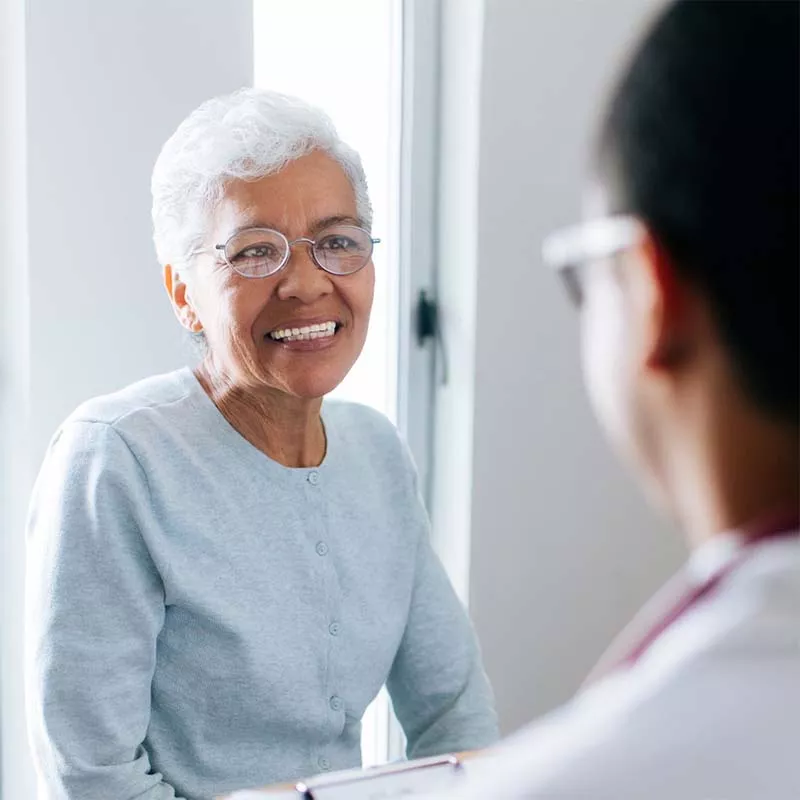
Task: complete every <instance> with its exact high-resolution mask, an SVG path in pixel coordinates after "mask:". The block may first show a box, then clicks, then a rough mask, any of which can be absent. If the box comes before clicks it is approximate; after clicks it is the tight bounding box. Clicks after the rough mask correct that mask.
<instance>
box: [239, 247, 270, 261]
mask: <svg viewBox="0 0 800 800" xmlns="http://www.w3.org/2000/svg"><path fill="white" fill-rule="evenodd" d="M274 250H275V248H274V247H272V246H271V245H268V244H254V245H253V246H252V247H245V249H244V250H242V251H241V252H240V253H239V254H238V255H237V256H236V258H237V259H239V258H271V257H272V255H273V254H274Z"/></svg>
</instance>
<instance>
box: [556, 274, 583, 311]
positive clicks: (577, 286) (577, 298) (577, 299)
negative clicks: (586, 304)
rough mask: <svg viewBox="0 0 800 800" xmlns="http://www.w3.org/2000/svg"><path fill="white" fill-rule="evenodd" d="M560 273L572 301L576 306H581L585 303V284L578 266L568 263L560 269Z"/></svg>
mask: <svg viewBox="0 0 800 800" xmlns="http://www.w3.org/2000/svg"><path fill="white" fill-rule="evenodd" d="M559 274H560V275H561V280H562V281H563V282H564V287H565V288H566V290H567V295H568V296H569V299H570V301H571V302H572V304H573V305H574V306H576V307H577V308H580V307H581V306H582V305H583V284H582V282H581V276H580V275H579V274H578V268H577V267H575V266H573V265H567V266H565V267H562V268H561V269H560V270H559Z"/></svg>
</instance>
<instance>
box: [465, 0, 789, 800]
mask: <svg viewBox="0 0 800 800" xmlns="http://www.w3.org/2000/svg"><path fill="white" fill-rule="evenodd" d="M798 8H799V6H798V4H797V3H796V2H747V1H746V0H742V1H741V2H704V1H702V0H692V1H691V2H678V3H675V4H673V5H671V6H670V7H669V8H668V9H667V10H666V11H665V12H664V13H663V14H662V16H661V17H660V18H659V19H658V21H657V22H656V23H655V26H654V27H653V28H652V30H651V31H650V32H649V34H648V35H647V37H646V38H645V40H644V41H643V42H642V44H641V45H640V46H639V48H638V50H637V52H636V53H635V54H634V57H633V60H632V62H631V63H630V64H629V66H628V69H627V71H626V72H625V74H624V76H623V77H622V80H621V82H620V83H619V85H618V86H617V88H616V91H615V92H614V94H613V97H612V98H611V101H610V104H609V105H608V108H607V112H606V115H605V118H604V120H603V123H602V127H601V131H600V136H599V139H598V146H597V152H596V160H595V164H596V169H595V171H594V175H593V181H592V188H591V191H590V192H589V201H588V203H587V207H586V212H587V214H586V221H585V222H584V223H583V224H581V225H579V226H577V227H575V228H573V229H570V230H567V231H563V232H561V233H559V234H556V235H554V236H553V237H552V238H551V239H549V240H548V242H547V244H546V247H545V256H546V259H547V260H548V261H549V262H550V263H551V265H552V266H553V267H555V268H556V270H557V271H558V272H559V273H560V275H561V276H562V278H563V279H564V281H565V283H566V285H567V287H568V289H569V291H570V294H571V296H572V298H573V300H574V301H575V302H576V304H577V305H578V306H579V307H580V316H581V327H582V339H583V363H584V370H585V378H586V383H587V386H588V390H589V394H590V397H591V400H592V403H593V405H594V409H595V412H596V415H597V417H598V419H599V421H600V423H601V425H602V427H603V428H604V430H605V432H606V433H607V434H608V437H609V439H610V440H611V442H612V443H613V445H614V446H615V448H616V449H617V451H618V452H619V453H620V454H621V455H622V456H623V457H624V458H625V459H626V460H627V461H628V462H629V463H630V464H631V465H632V467H633V468H634V470H635V472H636V473H637V475H638V477H639V478H640V480H641V482H642V484H643V486H644V488H645V490H646V491H647V492H648V494H649V495H650V497H651V498H652V499H653V501H654V502H655V503H657V504H658V505H659V506H661V507H662V508H663V509H664V510H665V511H666V512H667V513H668V514H669V515H670V516H671V517H673V518H674V519H675V520H676V521H677V522H678V523H679V525H680V527H681V528H682V529H683V532H684V535H685V537H686V540H687V542H688V543H689V545H690V547H691V549H692V555H691V557H690V559H689V562H688V563H687V564H686V567H685V568H684V570H683V571H682V572H681V573H680V574H679V575H678V576H676V577H675V578H674V580H673V581H672V582H671V583H670V584H669V585H668V586H667V587H665V589H664V590H663V591H662V592H661V593H660V594H659V595H658V596H657V597H656V598H655V599H654V600H653V601H652V602H651V604H650V605H649V606H647V607H646V608H645V609H644V610H643V611H642V612H641V614H640V616H639V617H638V618H637V619H636V620H634V622H633V623H632V625H631V627H630V629H629V630H628V631H626V632H625V633H624V634H623V636H622V638H621V639H620V641H618V642H617V643H616V644H615V645H614V646H613V647H612V649H611V650H610V651H609V653H608V654H607V656H606V657H605V658H604V659H603V661H602V662H601V664H600V665H599V666H598V668H597V670H596V671H595V673H594V675H592V676H590V679H589V681H588V682H587V685H586V686H585V688H584V689H583V690H582V691H581V692H580V693H579V694H578V696H577V697H576V698H575V699H574V700H573V701H572V702H571V703H569V704H568V705H567V706H565V707H563V708H561V709H560V710H558V711H556V712H554V713H553V714H551V715H549V716H548V717H546V718H545V719H544V720H543V721H541V722H539V723H537V724H535V725H533V726H532V727H531V728H529V729H527V730H525V731H523V732H521V733H520V734H518V735H517V736H516V737H515V738H514V740H512V741H510V742H508V743H507V745H506V746H505V747H504V748H501V749H500V750H498V751H497V755H496V756H494V757H492V758H489V759H487V760H485V761H484V762H483V763H482V764H481V765H480V766H477V767H476V770H475V773H474V775H473V778H472V779H471V780H468V781H467V782H466V783H465V788H464V789H462V790H461V791H460V792H459V793H458V796H459V797H475V798H478V797H480V798H488V797H493V798H495V797H502V798H522V797H547V798H566V797H569V798H573V797H581V798H589V797H591V798H612V797H613V798H615V800H619V798H648V800H653V798H669V799H670V800H676V798H681V800H690V799H691V798H725V800H732V799H733V798H770V800H779V799H783V798H790V797H792V798H799V797H800V539H798V505H799V504H800V503H799V501H798V487H799V486H800V467H799V465H798V460H799V459H800V456H799V455H798V449H799V447H798V377H799V376H798V372H799V371H800V366H799V365H800V352H799V350H798V339H799V337H798V296H799V295H800V286H799V285H798V278H799V275H800V258H799V257H798V243H799V242H800V230H799V229H798V219H800V208H799V207H798V176H799V175H800V165H799V164H798V142H800V132H799V131H798V98H800V88H799V87H798V63H800V53H799V52H798V32H799V31H800V18H799V15H798Z"/></svg>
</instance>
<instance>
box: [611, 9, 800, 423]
mask: <svg viewBox="0 0 800 800" xmlns="http://www.w3.org/2000/svg"><path fill="white" fill-rule="evenodd" d="M799 10H800V4H798V3H797V2H794V0H682V1H681V2H676V3H673V4H671V5H670V6H669V7H668V8H667V9H666V10H665V11H664V12H663V13H662V15H661V16H660V17H659V18H658V19H657V21H656V22H655V24H654V25H653V27H652V28H651V30H650V32H649V33H648V34H647V36H646V37H645V39H644V41H643V42H642V43H641V44H640V45H639V46H638V48H637V49H636V51H635V52H634V54H633V58H632V60H631V62H630V64H629V65H628V68H627V70H626V71H625V72H624V75H623V77H622V79H621V81H620V82H619V84H618V85H617V87H616V89H615V91H614V93H613V94H612V97H611V101H610V104H609V106H608V109H607V112H606V116H605V119H604V120H603V123H602V126H601V129H600V137H599V141H598V151H597V156H598V169H599V172H600V175H599V177H600V178H601V179H602V180H603V181H604V183H605V184H606V186H607V188H608V189H609V193H610V195H611V200H612V203H614V204H615V205H616V207H615V211H619V212H628V213H633V214H636V215H637V216H639V217H640V218H641V219H643V220H644V221H645V222H646V223H647V224H648V225H649V227H650V228H651V230H652V232H653V234H654V235H655V236H656V237H657V238H658V239H659V241H660V242H661V243H662V245H663V246H664V248H665V249H666V250H667V252H668V253H669V254H670V257H671V258H672V260H673V261H674V263H675V268H676V270H678V271H679V273H680V274H681V275H682V276H684V277H685V278H686V279H687V280H690V281H692V282H693V283H694V284H695V285H696V286H697V287H698V288H699V290H700V291H702V292H703V294H704V296H705V297H706V298H707V300H708V302H709V304H710V306H711V308H712V310H713V313H714V314H715V316H716V323H717V326H718V329H719V331H720V335H721V337H722V340H723V341H724V343H725V345H726V347H727V349H728V352H729V354H730V356H731V358H732V361H733V364H734V365H735V368H736V369H737V371H738V377H739V379H740V381H741V384H742V386H743V388H744V389H745V391H747V392H748V393H749V395H750V396H751V398H752V399H753V400H754V401H755V402H756V403H757V404H758V405H759V407H760V408H762V410H764V411H765V412H767V413H769V414H771V415H773V416H775V417H779V418H782V419H784V420H786V421H789V422H792V423H794V424H797V422H798V405H799V403H798V394H800V392H799V389H800V347H799V346H798V345H799V343H800V331H798V302H799V300H800V228H798V221H799V220H800V204H799V201H798V194H799V190H798V182H799V181H800V161H799V160H798V153H799V152H800V127H799V126H798V118H799V117H800V107H799V104H800V81H799V80H798V76H799V75H800V52H799V48H798V45H799V43H800V14H798V11H799Z"/></svg>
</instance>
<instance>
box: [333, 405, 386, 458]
mask: <svg viewBox="0 0 800 800" xmlns="http://www.w3.org/2000/svg"><path fill="white" fill-rule="evenodd" d="M322 416H323V419H324V421H325V426H326V427H327V428H333V429H334V430H335V432H336V433H337V434H338V435H340V436H343V437H346V438H348V439H353V438H360V439H363V440H372V441H376V440H377V441H383V442H384V443H385V444H391V445H392V446H395V447H396V446H397V443H398V441H399V434H398V431H397V428H396V427H395V426H394V424H393V423H392V422H391V421H390V420H389V418H388V417H386V416H385V415H384V414H382V413H381V412H380V411H377V410H376V409H374V408H372V407H371V406H365V405H362V404H361V403H353V402H350V401H346V400H326V401H325V405H324V406H323V410H322Z"/></svg>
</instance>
